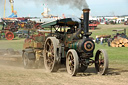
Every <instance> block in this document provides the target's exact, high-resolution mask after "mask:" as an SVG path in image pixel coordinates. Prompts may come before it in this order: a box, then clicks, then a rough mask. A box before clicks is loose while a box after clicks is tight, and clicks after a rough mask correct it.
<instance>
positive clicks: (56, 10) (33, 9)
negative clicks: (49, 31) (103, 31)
mask: <svg viewBox="0 0 128 85" xmlns="http://www.w3.org/2000/svg"><path fill="white" fill-rule="evenodd" d="M45 1H46V0H45ZM52 1H54V0H52ZM69 1H70V0H69ZM72 1H73V0H72ZM86 1H87V4H88V6H89V8H90V9H91V15H92V16H106V15H128V0H86ZM44 3H45V4H48V7H49V8H50V10H51V11H50V14H52V15H58V16H62V14H65V15H76V16H78V17H80V15H81V13H82V10H79V9H76V8H75V7H73V8H71V6H69V5H62V6H61V5H59V4H52V5H51V4H50V3H47V2H44V1H43V0H35V1H34V0H14V10H16V11H17V14H18V17H26V16H29V15H30V16H32V17H41V13H42V12H43V4H44ZM67 3H68V2H67ZM3 12H4V0H0V17H3ZM9 15H11V6H10V3H9V0H6V17H8V16H9Z"/></svg>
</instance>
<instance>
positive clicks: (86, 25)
mask: <svg viewBox="0 0 128 85" xmlns="http://www.w3.org/2000/svg"><path fill="white" fill-rule="evenodd" d="M89 11H90V9H83V24H84V33H85V36H86V37H87V38H88V37H89V36H90V35H91V33H90V32H89Z"/></svg>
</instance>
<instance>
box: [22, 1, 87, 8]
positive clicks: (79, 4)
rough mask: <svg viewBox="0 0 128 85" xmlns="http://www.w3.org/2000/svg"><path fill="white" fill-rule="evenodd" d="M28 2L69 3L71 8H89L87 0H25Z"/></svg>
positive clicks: (54, 4) (55, 4)
mask: <svg viewBox="0 0 128 85" xmlns="http://www.w3.org/2000/svg"><path fill="white" fill-rule="evenodd" d="M24 1H26V2H29V1H34V2H35V4H40V3H46V4H48V5H51V6H54V7H55V6H59V5H68V6H69V7H70V8H72V9H73V8H77V9H79V10H82V9H84V8H88V4H87V2H86V0H24Z"/></svg>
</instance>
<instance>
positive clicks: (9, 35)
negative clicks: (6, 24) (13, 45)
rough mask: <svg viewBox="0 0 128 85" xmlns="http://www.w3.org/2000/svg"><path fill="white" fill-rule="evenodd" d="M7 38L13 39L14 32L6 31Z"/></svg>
mask: <svg viewBox="0 0 128 85" xmlns="http://www.w3.org/2000/svg"><path fill="white" fill-rule="evenodd" d="M5 38H6V39H7V40H12V39H13V38H14V34H13V33H12V32H6V34H5Z"/></svg>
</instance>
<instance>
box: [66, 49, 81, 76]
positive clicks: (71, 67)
mask: <svg viewBox="0 0 128 85" xmlns="http://www.w3.org/2000/svg"><path fill="white" fill-rule="evenodd" d="M78 59H79V58H78V55H77V52H76V51H75V50H74V49H70V50H69V51H68V53H67V56H66V68H67V72H68V73H69V74H70V75H72V76H75V75H76V74H77V72H78V69H79V60H78Z"/></svg>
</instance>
